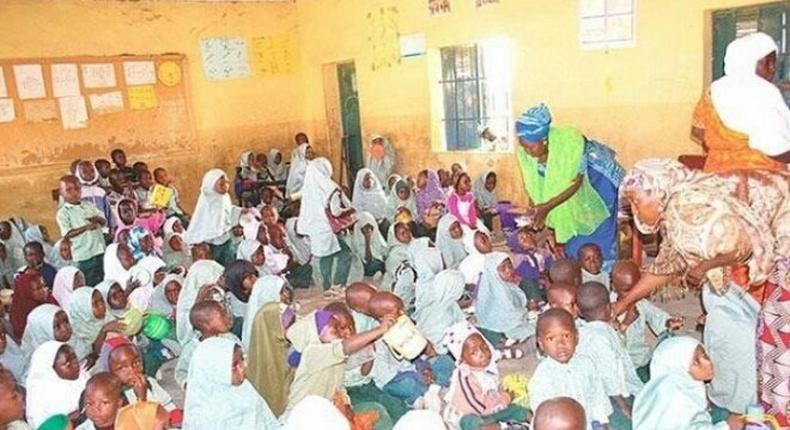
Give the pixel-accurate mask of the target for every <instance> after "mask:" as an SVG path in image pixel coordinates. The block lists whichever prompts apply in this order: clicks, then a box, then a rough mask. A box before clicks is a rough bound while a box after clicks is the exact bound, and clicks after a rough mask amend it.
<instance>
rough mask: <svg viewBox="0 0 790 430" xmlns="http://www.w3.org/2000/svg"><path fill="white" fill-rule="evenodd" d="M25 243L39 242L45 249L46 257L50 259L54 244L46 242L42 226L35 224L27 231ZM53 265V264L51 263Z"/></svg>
mask: <svg viewBox="0 0 790 430" xmlns="http://www.w3.org/2000/svg"><path fill="white" fill-rule="evenodd" d="M25 242H26V243H30V242H38V243H40V244H41V247H42V248H44V256H45V257H48V256H49V255H50V254H51V253H52V244H50V243H47V242H46V241H45V240H44V234H43V233H42V232H41V226H40V225H38V224H33V225H31V226H30V227H28V228H27V229H26V230H25ZM49 264H52V262H49Z"/></svg>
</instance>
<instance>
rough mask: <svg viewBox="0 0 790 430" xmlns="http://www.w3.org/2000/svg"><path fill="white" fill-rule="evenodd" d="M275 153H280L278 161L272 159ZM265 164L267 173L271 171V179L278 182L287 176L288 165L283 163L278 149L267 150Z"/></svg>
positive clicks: (275, 156)
mask: <svg viewBox="0 0 790 430" xmlns="http://www.w3.org/2000/svg"><path fill="white" fill-rule="evenodd" d="M277 155H280V162H279V163H277V162H276V161H274V160H275V159H276V158H277ZM266 164H267V165H268V167H269V173H271V175H272V179H273V180H275V181H278V182H279V181H284V180H286V179H287V178H288V166H286V165H285V160H284V157H282V153H281V152H280V151H279V150H278V149H272V150H271V151H269V156H268V157H266Z"/></svg>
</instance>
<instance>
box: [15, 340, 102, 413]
mask: <svg viewBox="0 0 790 430" xmlns="http://www.w3.org/2000/svg"><path fill="white" fill-rule="evenodd" d="M63 345H65V344H64V343H62V342H58V341H54V340H51V341H48V342H44V343H43V344H41V346H39V347H38V348H36V351H35V352H34V353H33V355H32V357H31V359H30V369H29V371H28V375H27V380H26V383H25V388H26V389H27V402H26V403H27V408H26V411H27V422H28V423H29V424H30V425H31V426H32V427H37V426H38V425H40V424H42V423H43V422H44V421H46V420H47V419H48V418H49V417H51V416H52V415H57V414H65V415H68V414H70V413H72V412H74V411H76V410H77V409H79V402H80V396H81V395H82V391H83V390H84V389H85V384H86V383H87V381H88V377H87V375H86V374H85V372H84V371H80V376H79V377H78V378H77V379H76V380H74V381H69V380H66V379H62V378H61V377H60V376H58V374H57V373H55V369H54V367H53V366H54V363H55V357H56V356H57V354H58V351H59V350H60V348H61V347H62V346H63Z"/></svg>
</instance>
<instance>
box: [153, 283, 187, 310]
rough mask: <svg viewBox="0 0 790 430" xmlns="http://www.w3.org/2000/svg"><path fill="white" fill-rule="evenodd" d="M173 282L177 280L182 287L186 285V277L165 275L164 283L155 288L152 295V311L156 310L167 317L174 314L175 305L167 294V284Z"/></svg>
mask: <svg viewBox="0 0 790 430" xmlns="http://www.w3.org/2000/svg"><path fill="white" fill-rule="evenodd" d="M171 282H177V283H178V285H181V287H182V288H183V286H184V278H183V277H182V276H180V275H176V274H170V275H167V276H165V279H163V280H162V283H161V284H159V285H157V286H156V287H155V288H154V294H153V295H152V296H151V306H150V307H149V309H148V310H149V311H150V312H155V313H158V314H160V315H163V316H166V317H170V316H171V315H173V309H174V308H175V307H174V306H173V305H172V304H170V302H169V301H168V300H167V296H166V295H165V292H166V287H167V284H169V283H171ZM179 294H180V293H179ZM176 303H178V302H176Z"/></svg>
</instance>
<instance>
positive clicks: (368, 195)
mask: <svg viewBox="0 0 790 430" xmlns="http://www.w3.org/2000/svg"><path fill="white" fill-rule="evenodd" d="M367 175H370V178H371V181H370V188H365V186H364V185H363V183H364V181H365V176H367ZM351 196H352V202H351V205H352V206H353V207H354V208H355V209H356V210H357V211H358V212H370V214H371V215H373V217H374V218H376V219H381V218H384V217H386V216H387V196H386V195H385V194H384V189H383V188H382V185H381V182H379V179H378V178H377V177H376V175H375V174H374V173H373V171H371V170H370V169H360V170H359V171H358V172H357V178H356V180H355V181H354V193H353V194H352V195H351Z"/></svg>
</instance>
